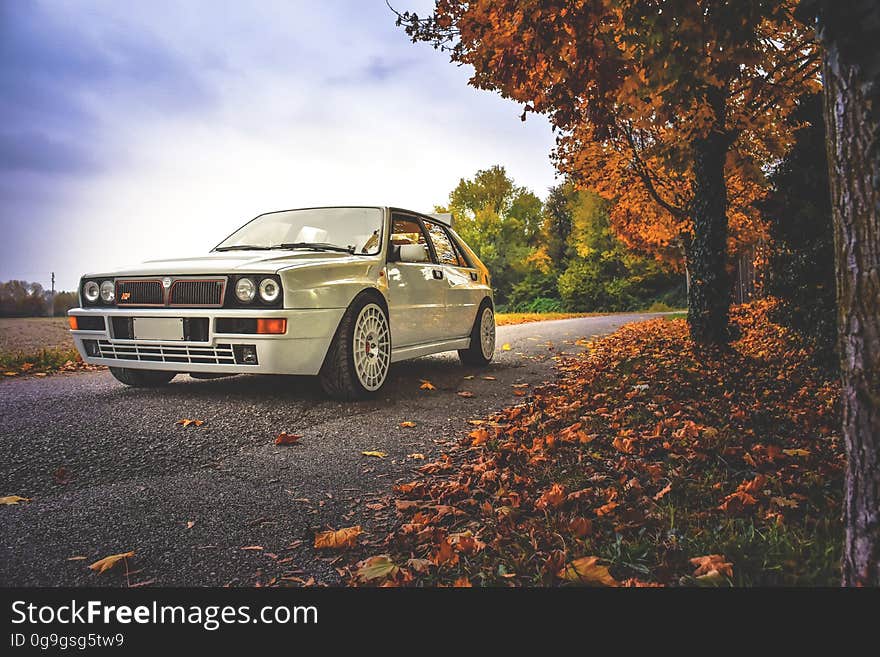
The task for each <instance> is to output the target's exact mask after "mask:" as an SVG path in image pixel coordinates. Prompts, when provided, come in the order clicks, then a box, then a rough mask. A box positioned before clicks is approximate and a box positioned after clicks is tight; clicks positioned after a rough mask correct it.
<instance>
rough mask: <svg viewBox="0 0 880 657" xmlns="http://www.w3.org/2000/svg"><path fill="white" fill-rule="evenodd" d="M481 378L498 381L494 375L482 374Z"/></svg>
mask: <svg viewBox="0 0 880 657" xmlns="http://www.w3.org/2000/svg"><path fill="white" fill-rule="evenodd" d="M480 378H481V379H483V381H497V380H498V379H496V378H495V377H494V376H481V377H480Z"/></svg>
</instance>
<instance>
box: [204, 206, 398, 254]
mask: <svg viewBox="0 0 880 657" xmlns="http://www.w3.org/2000/svg"><path fill="white" fill-rule="evenodd" d="M381 235H382V210H380V209H379V208H309V209H305V210H285V211H283V212H269V213H267V214H261V215H260V216H259V217H257V218H256V219H253V220H252V221H250V222H249V223H247V224H245V225H244V226H242V227H241V228H239V229H238V230H237V231H235V232H234V233H233V234H232V235H230V236H229V237H227V238H226V239H225V240H223V241H222V242H221V243H220V244H218V245H217V246H216V247H215V249H214V250H215V251H235V250H255V249H273V248H274V249H312V250H316V251H325V250H326V251H344V252H349V253H353V254H365V255H375V254H377V253H379V248H380V246H381V244H382V239H381Z"/></svg>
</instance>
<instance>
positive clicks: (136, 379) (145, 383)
mask: <svg viewBox="0 0 880 657" xmlns="http://www.w3.org/2000/svg"><path fill="white" fill-rule="evenodd" d="M110 374H112V375H113V376H114V377H116V380H117V381H119V382H120V383H124V384H125V385H127V386H131V387H133V388H156V387H158V386H164V385H165V384H166V383H168V382H169V381H171V379H173V378H174V377H175V376H177V372H165V371H162V370H133V369H130V368H128V367H111V368H110Z"/></svg>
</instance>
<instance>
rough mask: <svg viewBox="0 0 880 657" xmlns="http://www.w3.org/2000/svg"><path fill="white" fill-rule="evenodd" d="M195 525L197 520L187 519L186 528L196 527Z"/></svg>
mask: <svg viewBox="0 0 880 657" xmlns="http://www.w3.org/2000/svg"><path fill="white" fill-rule="evenodd" d="M195 526H196V521H195V520H187V521H186V528H187V529H192V528H193V527H195Z"/></svg>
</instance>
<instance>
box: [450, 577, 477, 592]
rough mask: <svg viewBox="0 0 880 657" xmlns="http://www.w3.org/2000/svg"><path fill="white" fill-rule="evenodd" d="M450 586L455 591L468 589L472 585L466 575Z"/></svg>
mask: <svg viewBox="0 0 880 657" xmlns="http://www.w3.org/2000/svg"><path fill="white" fill-rule="evenodd" d="M452 586H454V587H455V588H457V589H469V588H471V587H472V586H473V584H471V580H469V579H468V577H467V575H462V576H461V577H459V578H458V579H456V580H455V581H454V582H453V583H452Z"/></svg>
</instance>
